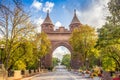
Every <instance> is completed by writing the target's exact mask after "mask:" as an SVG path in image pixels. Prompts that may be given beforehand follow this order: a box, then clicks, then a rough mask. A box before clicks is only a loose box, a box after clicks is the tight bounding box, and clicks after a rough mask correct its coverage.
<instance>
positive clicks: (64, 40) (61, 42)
mask: <svg viewBox="0 0 120 80" xmlns="http://www.w3.org/2000/svg"><path fill="white" fill-rule="evenodd" d="M81 25H82V24H81V23H80V21H79V19H78V17H77V15H76V10H74V16H73V19H72V21H71V23H70V25H69V29H66V28H65V27H63V26H60V27H59V28H58V29H54V27H55V26H54V24H53V23H52V20H51V19H50V16H49V11H48V12H47V16H46V18H45V20H44V21H43V23H42V24H41V29H42V31H43V32H45V33H46V34H47V36H48V39H49V40H50V41H51V50H50V51H49V53H48V54H47V55H45V57H44V58H43V63H44V67H46V68H49V67H50V66H51V63H52V53H53V51H54V50H55V49H56V48H57V47H59V46H64V47H66V48H67V49H68V50H69V51H70V52H71V67H72V68H73V69H78V68H79V67H80V65H81V64H80V63H79V62H80V61H79V59H78V58H77V57H78V56H77V57H76V58H73V57H74V53H73V50H72V47H71V45H70V44H69V39H70V36H71V33H72V32H73V30H74V29H75V28H80V26H81Z"/></svg>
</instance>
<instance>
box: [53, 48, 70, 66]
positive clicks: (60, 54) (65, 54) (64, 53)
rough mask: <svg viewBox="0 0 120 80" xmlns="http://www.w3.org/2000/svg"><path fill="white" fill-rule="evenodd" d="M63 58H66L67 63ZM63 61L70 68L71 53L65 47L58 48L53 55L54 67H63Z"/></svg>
mask: <svg viewBox="0 0 120 80" xmlns="http://www.w3.org/2000/svg"><path fill="white" fill-rule="evenodd" d="M63 58H66V61H65V59H63ZM57 60H58V61H57ZM63 60H64V63H66V65H68V66H70V60H71V52H70V51H69V49H68V48H66V47H65V46H58V47H57V48H56V49H55V50H54V51H53V53H52V64H53V66H57V65H61V64H62V65H63ZM66 65H65V66H66Z"/></svg>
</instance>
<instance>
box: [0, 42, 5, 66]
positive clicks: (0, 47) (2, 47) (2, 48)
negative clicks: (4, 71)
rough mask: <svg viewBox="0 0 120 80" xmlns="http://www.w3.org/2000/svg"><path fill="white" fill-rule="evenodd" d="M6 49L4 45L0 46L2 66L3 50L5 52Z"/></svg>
mask: <svg viewBox="0 0 120 80" xmlns="http://www.w3.org/2000/svg"><path fill="white" fill-rule="evenodd" d="M4 48H5V45H4V44H1V45H0V49H1V55H0V56H1V57H0V64H2V54H3V50H4Z"/></svg>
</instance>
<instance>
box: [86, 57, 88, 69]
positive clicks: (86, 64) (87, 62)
mask: <svg viewBox="0 0 120 80" xmlns="http://www.w3.org/2000/svg"><path fill="white" fill-rule="evenodd" d="M86 68H87V69H88V58H86Z"/></svg>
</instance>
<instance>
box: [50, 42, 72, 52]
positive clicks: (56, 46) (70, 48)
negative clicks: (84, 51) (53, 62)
mask: <svg viewBox="0 0 120 80" xmlns="http://www.w3.org/2000/svg"><path fill="white" fill-rule="evenodd" d="M52 46H53V48H52V51H51V52H52V53H53V51H54V50H55V49H56V48H58V47H59V46H64V47H66V48H67V49H68V50H69V51H70V53H72V51H73V50H72V47H71V45H70V44H69V43H68V42H57V43H56V44H55V45H52Z"/></svg>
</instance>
